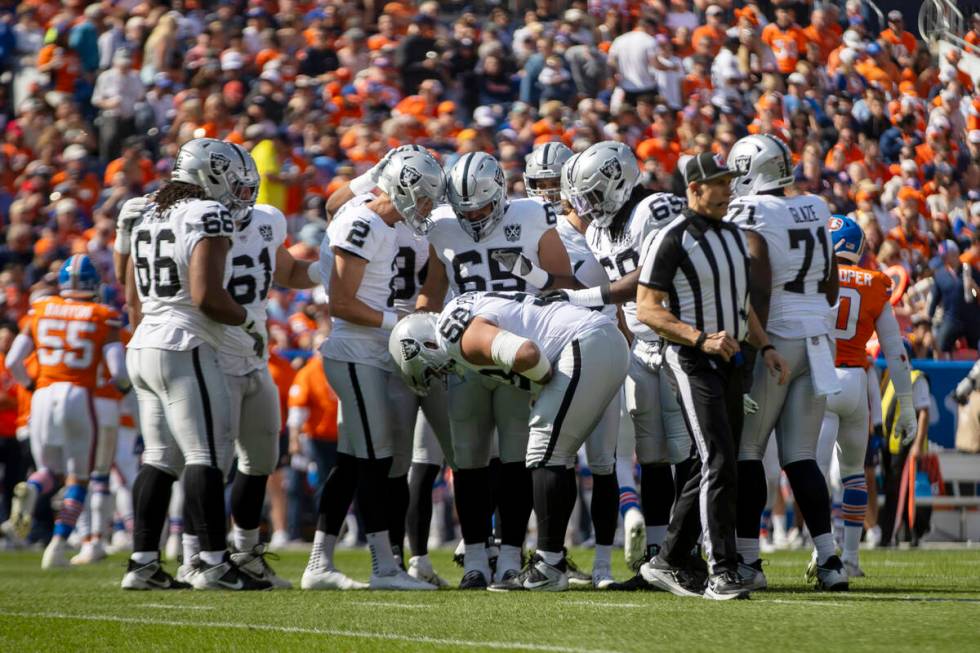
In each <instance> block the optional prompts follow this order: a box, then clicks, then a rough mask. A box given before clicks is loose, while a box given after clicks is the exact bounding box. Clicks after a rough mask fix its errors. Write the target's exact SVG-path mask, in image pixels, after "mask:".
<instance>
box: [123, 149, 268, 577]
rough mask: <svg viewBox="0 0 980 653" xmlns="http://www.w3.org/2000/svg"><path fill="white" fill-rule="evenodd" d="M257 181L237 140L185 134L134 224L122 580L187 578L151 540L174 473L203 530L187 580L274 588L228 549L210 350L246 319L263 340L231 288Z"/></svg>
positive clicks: (219, 403) (222, 447) (225, 446)
mask: <svg viewBox="0 0 980 653" xmlns="http://www.w3.org/2000/svg"><path fill="white" fill-rule="evenodd" d="M258 184H259V177H258V174H257V172H256V170H255V164H254V162H252V161H251V156H250V155H249V154H248V152H247V151H245V150H244V149H243V148H241V147H239V146H238V145H234V144H231V143H225V142H223V141H219V140H215V139H208V138H199V139H194V140H191V141H188V142H187V143H185V144H184V145H183V147H181V149H180V151H179V152H178V154H177V159H176V161H175V163H174V170H173V172H172V174H171V179H170V181H169V182H168V183H167V184H166V185H165V186H164V187H163V188H161V189H160V191H158V192H157V194H156V195H155V196H154V198H153V201H152V203H151V204H150V205H149V206H148V207H146V209H145V210H144V212H143V215H142V217H141V219H140V221H139V224H138V225H137V226H135V227H134V228H133V231H132V235H131V243H130V244H131V252H132V256H131V257H130V259H129V261H128V262H127V275H126V298H127V304H128V305H129V306H130V311H131V314H132V323H133V324H135V325H137V326H136V331H135V333H134V334H133V338H132V340H131V341H130V343H129V347H128V354H127V366H128V367H129V369H130V370H131V372H132V378H133V385H134V387H135V388H136V393H137V398H138V399H139V404H140V425H141V427H142V429H143V438H144V440H145V443H146V450H145V452H144V454H143V462H144V465H143V468H142V469H141V470H140V473H139V475H138V476H137V479H136V483H135V486H134V489H133V494H134V503H135V513H136V515H135V517H136V526H135V531H136V532H135V534H134V540H135V541H134V552H133V555H132V557H131V558H130V562H129V569H128V570H127V573H126V575H125V577H124V578H123V581H122V586H123V588H124V589H169V588H173V587H175V586H180V585H183V583H179V582H178V581H174V579H172V578H171V577H170V576H169V575H167V574H166V573H165V572H163V570H162V569H161V567H160V563H159V552H158V550H157V548H158V544H159V537H160V531H161V529H162V527H163V520H164V517H165V516H166V510H167V505H168V503H169V495H170V486H171V484H172V483H173V481H174V480H175V479H177V478H178V477H179V476H180V474H181V472H183V473H184V483H185V491H186V496H187V501H186V504H187V508H186V511H185V514H186V517H189V518H190V520H191V522H192V523H185V524H184V529H185V532H187V533H189V534H191V535H192V536H197V537H198V538H199V542H200V548H201V554H200V556H199V558H198V559H197V561H196V565H195V566H196V573H194V575H193V578H192V579H191V581H192V582H191V584H192V585H193V586H194V587H195V588H197V589H231V590H243V589H268V588H269V587H270V584H269V583H268V582H265V581H256V580H255V579H253V578H252V577H250V576H247V575H245V574H242V573H241V572H240V571H239V570H238V567H237V566H236V565H235V563H234V562H233V561H232V560H231V557H230V554H229V553H228V551H227V550H226V541H225V528H226V525H225V521H226V516H225V506H224V476H225V475H224V471H223V470H227V469H228V466H229V465H230V463H231V457H232V451H233V449H232V442H231V433H230V430H229V424H230V414H229V395H228V387H227V384H226V382H225V377H224V374H223V373H222V371H221V367H220V364H219V363H218V353H217V350H218V347H219V345H220V343H221V340H222V339H223V338H224V337H225V331H226V325H228V326H241V327H242V328H243V329H244V330H245V331H246V332H247V333H248V334H249V336H250V342H251V344H252V347H253V348H254V350H255V352H256V354H257V355H261V353H262V351H263V348H264V341H263V336H262V332H261V330H260V329H259V327H258V326H257V325H256V322H255V320H254V319H252V318H251V317H250V316H249V315H248V312H247V311H246V310H245V309H244V308H243V307H242V306H240V305H239V304H238V303H237V302H235V300H234V299H233V298H232V296H231V294H230V293H229V292H228V291H227V289H226V286H227V283H228V280H229V278H230V277H231V260H230V258H229V256H228V252H229V251H230V249H231V245H232V238H233V237H234V233H235V225H236V223H238V222H240V221H241V220H243V219H245V218H246V217H247V216H248V213H249V212H250V211H251V209H252V205H253V204H254V202H255V196H256V193H257V191H258ZM117 242H118V239H117ZM121 254H123V255H126V254H128V252H121ZM185 522H186V519H185Z"/></svg>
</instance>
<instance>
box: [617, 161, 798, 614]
mask: <svg viewBox="0 0 980 653" xmlns="http://www.w3.org/2000/svg"><path fill="white" fill-rule="evenodd" d="M737 174H738V173H737V172H736V171H734V170H730V169H728V168H726V167H725V166H724V165H722V164H721V163H720V161H718V160H717V159H716V158H715V157H714V156H712V155H711V154H710V153H704V154H699V155H696V156H694V157H692V158H691V159H690V160H689V161H688V162H687V164H686V166H685V169H684V176H685V179H686V181H687V201H688V208H687V209H685V210H684V212H683V213H682V214H681V215H680V216H679V217H677V218H676V219H674V220H673V221H672V222H671V223H670V224H668V225H666V226H665V227H663V228H662V229H660V231H659V232H658V233H657V234H656V236H655V237H653V238H652V239H651V240H649V241H647V243H646V246H645V248H644V252H643V255H642V258H641V271H640V286H639V289H638V291H637V298H636V304H637V317H638V318H639V319H640V320H641V321H642V322H643V323H644V324H646V325H648V326H649V327H650V328H652V329H653V330H654V331H656V332H657V333H658V334H659V335H660V336H661V337H662V338H663V339H664V340H665V343H664V344H665V348H664V360H665V362H666V364H667V365H668V366H669V371H670V377H671V381H672V383H673V385H674V389H675V391H676V393H677V398H678V402H679V403H680V405H681V408H682V410H683V413H684V419H685V420H686V422H687V428H688V430H689V433H690V437H691V439H692V440H693V441H694V445H695V448H696V450H697V460H696V463H695V466H694V467H693V468H692V469H691V473H690V476H689V477H688V480H687V484H686V485H685V486H684V489H683V492H682V493H681V495H680V497H679V498H678V499H677V501H676V503H675V505H674V509H673V513H672V514H671V518H670V523H669V525H668V530H667V538H666V540H665V541H664V545H663V547H662V548H661V550H660V552H659V553H658V554H657V555H656V556H655V557H654V558H653V559H652V560H650V561H649V562H647V563H645V564H644V565H643V567H642V568H641V574H642V576H643V578H644V579H645V580H646V581H647V582H649V583H650V584H652V585H654V586H655V587H658V588H660V589H664V590H667V591H670V592H672V593H674V594H677V595H679V596H699V595H703V596H704V597H705V598H710V599H715V600H727V599H732V598H742V597H746V596H748V592H747V591H746V588H745V587H744V585H743V584H742V582H741V578H740V577H739V575H738V556H737V552H736V547H735V515H736V505H737V500H736V454H737V451H738V439H739V434H740V432H741V426H742V417H743V402H742V395H743V392H742V369H741V363H742V354H741V345H742V343H743V342H747V343H749V344H751V345H752V346H754V347H757V348H759V350H760V352H761V353H762V363H763V364H764V366H765V368H766V369H767V370H768V372H769V374H771V375H772V376H773V378H775V379H776V380H777V382H778V383H780V384H782V383H785V382H786V378H787V376H788V374H789V369H788V365H787V364H786V361H785V360H784V359H783V358H782V356H780V354H779V353H778V352H777V351H776V350H775V349H774V348H773V347H772V345H770V344H769V338H768V337H767V336H766V333H765V331H764V330H763V328H762V325H761V324H760V323H759V320H758V318H757V317H756V315H755V312H754V311H753V309H752V307H751V305H750V303H749V258H748V252H747V243H746V239H745V236H744V235H743V234H742V233H741V231H740V230H739V229H738V228H737V227H735V226H734V225H732V224H730V223H727V222H723V221H722V219H723V218H724V217H725V214H726V213H727V211H728V203H729V200H730V198H731V188H730V182H731V180H732V178H733V177H735V176H737ZM699 513H700V514H699ZM699 518H700V519H699ZM699 521H700V527H701V528H703V531H704V544H705V549H706V552H707V556H708V565H709V570H708V571H709V574H710V575H709V577H708V580H707V583H706V584H704V581H703V576H702V573H703V571H702V569H701V567H702V565H703V562H702V561H701V559H700V557H697V558H696V557H695V556H694V555H692V550H693V549H694V548H695V545H696V544H697V539H698V536H699V534H700V530H701V529H700V528H699V527H698V526H699Z"/></svg>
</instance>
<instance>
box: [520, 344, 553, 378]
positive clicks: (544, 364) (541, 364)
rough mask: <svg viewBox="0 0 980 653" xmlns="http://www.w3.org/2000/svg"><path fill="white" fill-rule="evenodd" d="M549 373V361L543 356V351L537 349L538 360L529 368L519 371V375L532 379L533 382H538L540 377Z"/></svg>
mask: <svg viewBox="0 0 980 653" xmlns="http://www.w3.org/2000/svg"><path fill="white" fill-rule="evenodd" d="M550 373H551V363H549V362H548V359H547V358H545V356H544V352H543V351H540V350H538V362H537V363H535V364H534V367H532V368H531V369H529V370H524V371H523V372H521V376H523V377H525V378H527V379H530V380H531V381H534V382H535V383H540V382H541V379H543V378H545V377H546V376H548V374H550Z"/></svg>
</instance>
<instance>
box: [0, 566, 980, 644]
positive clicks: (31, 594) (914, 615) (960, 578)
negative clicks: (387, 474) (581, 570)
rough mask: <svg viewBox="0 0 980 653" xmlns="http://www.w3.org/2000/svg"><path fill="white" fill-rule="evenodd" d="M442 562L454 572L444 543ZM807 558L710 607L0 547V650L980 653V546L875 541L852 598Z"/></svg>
mask: <svg viewBox="0 0 980 653" xmlns="http://www.w3.org/2000/svg"><path fill="white" fill-rule="evenodd" d="M589 558H590V553H589V552H587V551H579V552H577V555H576V556H575V559H576V560H577V561H578V562H579V563H580V564H582V566H583V567H587V565H588V563H589ZM619 558H620V560H619V561H618V564H619V565H620V567H619V568H618V569H616V573H617V576H618V577H619V576H621V577H624V578H625V576H626V573H625V568H624V567H623V566H622V563H621V556H619ZM433 559H434V562H435V564H436V567H437V569H438V570H440V571H441V572H443V574H444V576H445V577H446V578H447V580H449V581H450V582H458V580H459V576H460V574H459V570H458V569H457V568H456V567H455V566H453V565H452V563H451V562H450V560H449V554H448V553H446V552H437V553H434V554H433ZM805 562H806V554H805V553H803V552H796V553H780V554H775V555H770V556H769V557H768V566H767V568H766V571H767V575H768V577H769V584H770V589H769V590H768V591H765V592H758V593H756V594H754V595H753V596H752V599H751V600H750V601H730V602H726V603H716V602H711V601H704V600H699V599H679V598H676V597H673V596H670V595H668V594H663V593H659V592H639V593H600V592H594V591H570V592H566V593H563V594H529V593H514V594H495V593H490V592H476V593H473V592H459V591H453V590H444V591H440V592H430V593H397V592H347V593H341V592H301V591H299V590H292V591H279V592H263V593H251V594H249V593H239V594H235V593H205V592H193V591H181V592H123V591H122V590H120V589H119V580H120V578H121V576H122V573H123V569H124V567H123V565H124V560H123V558H122V557H120V556H117V557H114V558H111V559H110V560H108V561H105V562H103V563H102V564H100V565H97V566H93V567H89V568H80V569H68V570H64V571H63V572H61V573H58V572H43V571H41V569H40V566H39V565H40V554H39V553H26V552H24V553H20V552H18V553H9V552H4V553H0V651H10V652H15V651H17V652H19V651H83V650H84V651H86V652H88V651H195V652H198V651H205V650H207V651H266V650H278V651H282V650H291V651H302V650H317V651H320V650H322V651H386V652H387V651H450V650H460V649H468V650H490V649H493V650H498V651H500V650H524V651H569V652H582V653H601V652H607V651H609V652H611V651H622V652H627V651H651V650H657V649H660V650H663V649H668V650H682V651H707V650H712V651H728V650H738V651H744V650H766V651H779V650H793V651H804V650H805V651H825V652H828V653H829V652H831V651H843V650H852V651H869V650H881V651H889V652H892V651H897V650H915V651H929V650H943V651H957V652H959V651H976V650H980V550H959V551H937V550H929V551H872V552H867V553H864V554H863V563H864V568H865V571H866V572H867V573H868V577H867V578H864V579H857V580H856V581H854V582H853V583H852V591H851V592H850V593H848V594H832V595H831V594H817V593H815V592H813V591H811V590H809V589H807V588H806V586H805V585H804V584H803V579H802V573H803V567H804V564H805ZM305 563H306V556H305V554H303V553H289V554H286V555H284V556H283V558H282V560H280V561H279V562H278V563H273V564H274V565H275V566H276V568H277V571H279V573H280V574H281V575H283V576H285V577H287V578H290V579H291V580H293V581H294V583H296V584H297V585H298V581H299V577H300V575H301V574H302V570H303V566H304V565H305ZM338 565H339V566H340V568H341V569H343V570H344V571H346V572H347V573H348V574H349V575H351V576H353V577H355V578H358V579H362V580H367V577H368V575H369V569H370V562H369V557H368V554H367V553H366V552H365V551H341V552H340V553H339V554H338ZM169 569H170V571H173V570H174V567H173V565H170V566H169Z"/></svg>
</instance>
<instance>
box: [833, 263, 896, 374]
mask: <svg viewBox="0 0 980 653" xmlns="http://www.w3.org/2000/svg"><path fill="white" fill-rule="evenodd" d="M838 273H839V276H840V300H839V303H838V306H837V317H836V322H835V323H834V335H835V337H836V338H837V361H836V365H837V367H863V368H867V367H868V354H867V352H866V351H865V346H866V345H867V344H868V340H870V339H871V336H872V335H873V334H874V332H875V322H877V320H878V316H880V315H881V311H882V310H883V309H884V307H885V304H887V303H888V297H889V296H890V295H891V286H892V281H891V279H889V278H888V277H886V276H885V275H884V274H882V273H881V272H877V271H875V270H865V269H864V268H859V267H857V266H854V265H841V266H840V267H839V269H838Z"/></svg>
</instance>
